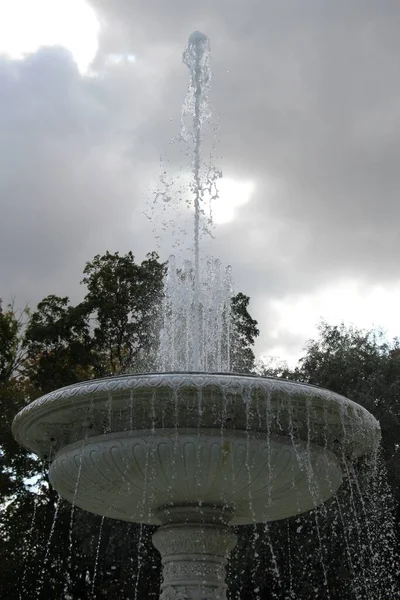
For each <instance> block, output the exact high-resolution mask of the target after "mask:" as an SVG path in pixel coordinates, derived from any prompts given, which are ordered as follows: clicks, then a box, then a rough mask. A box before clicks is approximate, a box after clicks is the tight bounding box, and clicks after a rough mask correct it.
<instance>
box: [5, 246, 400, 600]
mask: <svg viewBox="0 0 400 600" xmlns="http://www.w3.org/2000/svg"><path fill="white" fill-rule="evenodd" d="M165 269H166V265H165V263H162V262H161V261H160V260H159V257H158V256H157V254H155V253H152V254H149V255H148V256H147V257H146V259H145V260H144V261H143V262H141V263H140V264H139V263H136V262H135V259H134V257H133V255H132V254H131V253H128V254H126V255H124V256H121V255H119V254H118V253H115V254H111V253H108V252H107V253H106V254H105V255H104V256H96V257H94V259H93V260H92V261H90V262H88V263H87V264H86V266H85V268H84V271H83V279H82V282H81V283H82V285H83V286H84V287H85V294H84V298H83V300H82V302H80V303H79V304H77V305H72V304H71V303H70V301H69V299H68V298H67V297H59V296H56V295H50V296H47V297H46V298H44V299H43V300H42V301H41V302H40V303H39V304H38V306H37V307H36V309H35V310H34V311H30V310H25V311H22V312H18V311H16V310H14V308H13V307H12V306H3V307H1V306H0V405H1V411H0V465H1V471H0V505H1V513H0V538H1V540H2V543H1V544H0V598H2V599H7V600H20V599H25V598H27V599H31V598H37V599H38V600H40V599H49V598H51V599H60V600H61V599H67V598H69V599H71V600H94V599H97V598H98V599H100V598H108V599H111V600H113V599H115V600H117V599H118V600H122V599H130V600H134V599H135V600H147V599H149V600H150V599H156V598H158V590H159V573H160V561H159V556H158V554H157V552H156V551H155V550H154V549H153V547H152V544H151V541H150V539H151V534H152V531H153V530H152V528H151V527H144V526H143V527H141V526H140V525H135V524H128V523H123V522H118V521H113V520H110V519H101V517H98V516H95V515H91V514H89V513H86V512H84V511H81V510H79V509H75V510H74V513H73V519H71V506H70V505H69V504H68V503H66V502H64V501H63V500H60V499H59V498H58V495H57V494H56V492H55V491H54V490H53V489H52V488H51V485H50V484H49V481H48V479H47V465H46V464H44V463H43V462H41V461H39V460H38V459H37V458H36V457H34V456H33V455H31V454H30V453H29V452H27V451H25V450H23V449H22V448H20V447H19V446H18V445H17V444H16V442H15V441H14V440H13V438H12V435H11V429H10V428H11V422H12V419H13V418H14V416H15V414H16V413H17V412H18V411H19V410H20V409H21V408H22V407H23V406H25V405H26V404H27V403H28V402H30V401H32V400H33V399H34V398H36V397H38V396H40V395H42V394H44V393H46V392H48V391H51V390H53V389H56V388H59V387H62V386H64V385H68V384H71V383H75V382H78V381H82V380H86V379H91V378H95V377H103V376H108V375H113V374H118V373H126V372H140V371H144V370H146V371H148V370H151V369H152V368H153V367H154V360H155V353H156V348H157V341H158V340H157V335H158V326H157V324H158V317H159V313H158V310H159V306H160V301H161V298H162V281H163V276H164V273H165ZM248 305H249V298H248V297H247V296H245V295H244V294H237V296H235V297H234V298H233V299H232V319H233V321H234V323H235V327H236V330H237V331H238V332H239V334H238V336H237V337H236V343H238V340H239V346H240V348H239V350H240V351H238V348H236V351H235V353H233V356H235V361H236V362H234V364H232V370H236V371H242V372H251V371H253V370H255V368H256V367H255V364H254V363H255V361H254V354H253V344H254V341H255V338H256V336H257V335H258V330H257V323H256V321H254V320H253V319H252V318H251V316H250V314H249V312H248ZM257 369H258V370H260V366H259V365H258V367H257ZM261 370H262V371H263V374H265V375H277V376H280V377H286V378H289V379H296V380H299V381H304V382H308V383H313V384H316V385H320V386H322V387H326V388H329V389H331V390H333V391H336V392H338V393H341V394H343V395H345V396H347V397H349V398H351V399H353V400H355V401H356V402H359V403H360V404H362V405H363V406H365V407H366V408H367V409H368V410H369V411H370V412H372V413H373V414H374V415H375V416H376V417H377V418H378V419H379V421H380V423H381V427H382V436H383V437H382V459H381V463H380V464H381V466H380V467H379V469H380V470H382V469H383V470H386V471H387V474H388V481H389V485H390V489H387V488H386V487H385V483H384V478H382V477H380V487H379V488H376V489H372V488H371V487H368V486H369V485H370V484H369V483H368V481H367V482H366V484H365V485H366V487H365V490H366V491H365V493H366V494H367V495H368V498H367V497H366V501H365V502H363V501H362V498H361V499H360V498H359V497H358V500H357V502H358V503H359V504H360V507H359V508H360V511H361V513H362V511H364V513H365V512H366V511H368V510H370V507H371V506H372V504H373V502H375V500H376V502H377V503H378V504H376V507H377V508H376V510H379V518H381V521H380V523H381V525H380V531H379V538H380V539H379V540H378V539H377V538H375V537H374V536H376V535H377V533H376V524H377V523H378V521H377V520H376V518H375V517H376V515H373V518H372V521H371V527H370V530H368V528H367V530H366V531H364V532H360V531H359V529H360V528H355V526H354V514H355V512H354V510H355V507H354V504H355V500H354V498H353V497H352V498H349V496H348V493H349V490H347V491H346V489H345V487H344V488H343V490H341V492H340V494H341V495H340V496H339V497H338V498H337V499H336V500H335V499H334V500H333V501H332V502H330V503H329V502H328V503H327V506H326V507H325V509H324V511H323V512H319V513H318V514H317V515H316V514H314V511H312V512H311V513H309V514H308V515H303V516H301V517H297V518H293V519H289V520H287V521H284V522H278V523H271V524H269V525H268V526H265V525H257V526H255V527H246V528H242V529H241V531H240V542H239V545H238V547H237V549H236V551H235V552H234V555H233V558H232V561H231V564H230V568H229V583H230V589H231V592H230V593H231V600H237V599H239V598H240V599H241V600H257V599H259V600H269V599H272V598H274V599H281V600H294V599H296V600H303V599H304V600H306V599H307V600H308V599H309V598H316V599H321V600H323V599H325V598H327V599H328V600H346V599H349V600H350V599H351V598H353V599H354V597H355V589H356V590H359V591H357V592H356V593H357V594H358V595H359V598H371V600H372V599H373V600H377V599H378V598H382V599H383V598H385V599H386V598H387V599H388V600H389V598H390V599H391V598H394V597H395V595H394V594H396V593H397V592H396V590H395V586H397V585H398V583H399V571H400V564H399V560H398V558H397V557H398V554H396V553H397V547H396V544H398V539H399V523H400V510H399V506H400V468H399V465H400V461H399V454H400V348H399V345H398V343H397V341H396V340H394V341H392V342H388V341H386V340H385V339H384V338H383V336H381V335H379V334H378V333H376V332H364V331H360V330H358V329H353V328H346V327H344V326H330V325H327V324H322V325H321V327H320V330H319V336H318V338H317V339H316V340H314V341H311V342H310V343H309V344H308V345H307V347H306V349H305V352H304V356H303V358H302V359H301V360H300V362H299V364H298V366H297V367H296V368H295V369H294V370H293V371H289V370H288V369H286V368H282V369H280V370H279V372H272V371H271V369H267V368H266V367H265V368H264V369H261ZM356 468H357V469H359V471H360V485H363V482H362V468H363V467H362V465H357V466H356ZM363 489H364V488H363ZM346 494H347V496H346ZM374 494H375V496H374ZM373 496H374V497H373ZM372 501H373V502H372ZM335 502H336V504H338V503H339V505H340V506H343V507H344V514H343V515H342V520H341V521H340V522H339V521H338V519H337V511H336V512H335V510H333V509H334V507H335ZM351 503H352V510H350V509H348V508H346V507H348V506H349V505H350V504H351ZM361 513H360V514H361ZM364 517H365V514H364ZM316 519H317V521H316ZM374 519H375V520H374ZM316 522H318V523H319V524H320V527H319V530H318V534H319V535H320V536H322V539H323V540H324V542H326V543H324V545H323V548H322V550H321V545H320V544H319V543H318V539H317V535H316V529H315V526H316ZM367 522H368V520H367ZM363 523H364V521H363ZM346 527H347V528H348V529H346ZM346 531H348V532H349V536H348V538H347V537H346V539H344V537H343V532H346ZM350 533H351V534H354V535H353V536H352V537H351V535H350ZM393 535H394V537H393ZM378 542H379V543H378ZM382 542H383V543H382ZM345 543H346V544H347V552H346V551H345V549H344V545H345ZM368 545H369V548H368ZM365 546H367V550H366V551H365V552H364V550H363V548H364V547H365ZM372 546H374V547H375V548H376V549H378V550H379V552H382V556H381V559H379V560H380V561H381V563H382V561H383V562H384V563H385V565H384V568H383V571H382V570H381V571H379V570H378V571H376V576H377V577H379V578H381V580H382V581H381V582H377V583H376V585H375V583H374V584H373V583H371V581H370V580H371V578H373V577H374V576H375V575H374V573H375V571H374V572H372V575H371V569H372V568H375V567H374V565H375V566H376V561H377V560H378V559H377V558H374V557H372V558H368V557H369V555H370V553H371V552H370V551H373V547H372ZM357 554H358V555H359V559H357V556H356V555H357ZM368 560H370V561H371V562H370V563H368ZM379 560H378V562H379ZM374 561H375V562H374ZM396 561H397V562H396ZM385 569H386V571H385ZM386 575H387V577H386ZM355 582H356V583H355ZM397 589H398V588H397ZM374 594H375V595H374ZM377 594H379V595H377Z"/></svg>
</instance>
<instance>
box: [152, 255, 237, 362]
mask: <svg viewBox="0 0 400 600" xmlns="http://www.w3.org/2000/svg"><path fill="white" fill-rule="evenodd" d="M232 295H233V284H232V278H231V270H230V268H229V267H228V268H226V269H224V268H223V266H222V264H221V262H220V261H219V260H216V259H213V258H208V259H207V260H206V261H205V263H204V262H202V263H200V265H199V267H198V272H197V271H196V266H195V265H193V263H192V262H191V261H189V260H186V261H185V262H184V264H183V267H181V268H178V267H177V265H176V261H175V257H171V258H170V260H169V265H168V272H167V275H166V278H165V280H164V300H163V305H162V327H161V333H160V346H159V351H158V358H157V366H158V370H160V371H208V372H221V371H225V372H228V371H230V346H231V333H232V328H231V298H232Z"/></svg>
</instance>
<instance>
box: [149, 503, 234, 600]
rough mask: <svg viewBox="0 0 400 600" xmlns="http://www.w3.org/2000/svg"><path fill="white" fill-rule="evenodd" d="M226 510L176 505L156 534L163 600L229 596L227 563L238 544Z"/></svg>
mask: <svg viewBox="0 0 400 600" xmlns="http://www.w3.org/2000/svg"><path fill="white" fill-rule="evenodd" d="M229 518H230V515H226V514H224V513H223V511H222V510H218V509H213V508H203V509H201V508H199V507H173V508H171V509H168V511H163V512H162V513H161V519H162V522H163V525H162V527H160V528H159V529H158V530H157V531H156V532H155V534H154V535H153V543H154V545H155V547H156V548H157V550H158V551H159V552H160V554H161V559H162V567H163V582H162V584H161V596H160V600H226V590H227V585H226V583H225V576H226V571H225V566H226V563H227V558H228V555H229V553H230V551H231V550H232V549H233V548H234V547H235V545H236V535H235V533H233V531H232V530H231V529H230V528H229V527H228V526H227V524H226V523H227V521H228V520H229Z"/></svg>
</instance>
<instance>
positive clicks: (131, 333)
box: [82, 252, 166, 375]
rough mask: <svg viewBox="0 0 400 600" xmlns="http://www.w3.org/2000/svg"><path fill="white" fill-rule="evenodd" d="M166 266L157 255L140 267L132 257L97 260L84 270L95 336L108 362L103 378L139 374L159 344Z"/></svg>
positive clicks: (87, 305)
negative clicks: (119, 374)
mask: <svg viewBox="0 0 400 600" xmlns="http://www.w3.org/2000/svg"><path fill="white" fill-rule="evenodd" d="M165 268H166V266H165V263H160V262H159V259H158V255H157V254H156V253H154V252H153V253H151V254H148V255H147V257H146V260H144V261H143V262H142V263H141V264H140V265H139V264H136V263H135V260H134V256H133V254H132V252H128V253H127V254H126V255H125V256H120V255H119V253H118V252H116V253H115V254H111V253H109V252H107V253H106V254H105V255H104V256H100V255H97V256H95V257H94V259H93V260H92V261H91V262H88V263H87V264H86V266H85V269H84V275H85V277H84V278H83V280H82V283H84V284H86V286H87V289H88V291H87V294H86V296H85V300H84V303H83V304H84V306H85V307H86V309H87V311H88V313H89V315H90V318H91V319H92V320H93V322H94V328H93V337H94V343H95V346H96V348H97V350H98V352H99V353H101V354H102V355H103V357H104V363H103V371H104V374H108V375H111V374H115V373H126V372H127V371H132V370H135V371H138V370H140V369H141V368H142V369H143V368H144V367H145V366H147V365H145V364H144V363H145V358H146V357H147V359H148V357H149V355H151V354H153V355H154V351H155V348H156V343H157V330H156V324H157V315H158V307H159V303H160V299H161V295H162V282H163V277H164V273H165Z"/></svg>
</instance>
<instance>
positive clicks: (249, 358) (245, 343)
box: [231, 292, 259, 373]
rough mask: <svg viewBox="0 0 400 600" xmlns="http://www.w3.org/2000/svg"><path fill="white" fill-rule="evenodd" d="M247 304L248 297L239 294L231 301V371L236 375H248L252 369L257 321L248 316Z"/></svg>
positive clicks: (248, 301)
mask: <svg viewBox="0 0 400 600" xmlns="http://www.w3.org/2000/svg"><path fill="white" fill-rule="evenodd" d="M249 303H250V298H249V296H245V295H244V294H242V293H241V292H239V293H238V294H236V296H234V297H233V298H232V301H231V311H232V321H233V342H232V349H231V370H232V371H234V372H236V373H250V372H251V371H252V370H253V369H254V352H253V346H254V342H255V339H256V337H257V336H258V334H259V330H258V328H257V321H255V320H254V319H252V317H251V316H250V314H249V311H248V307H249Z"/></svg>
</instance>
